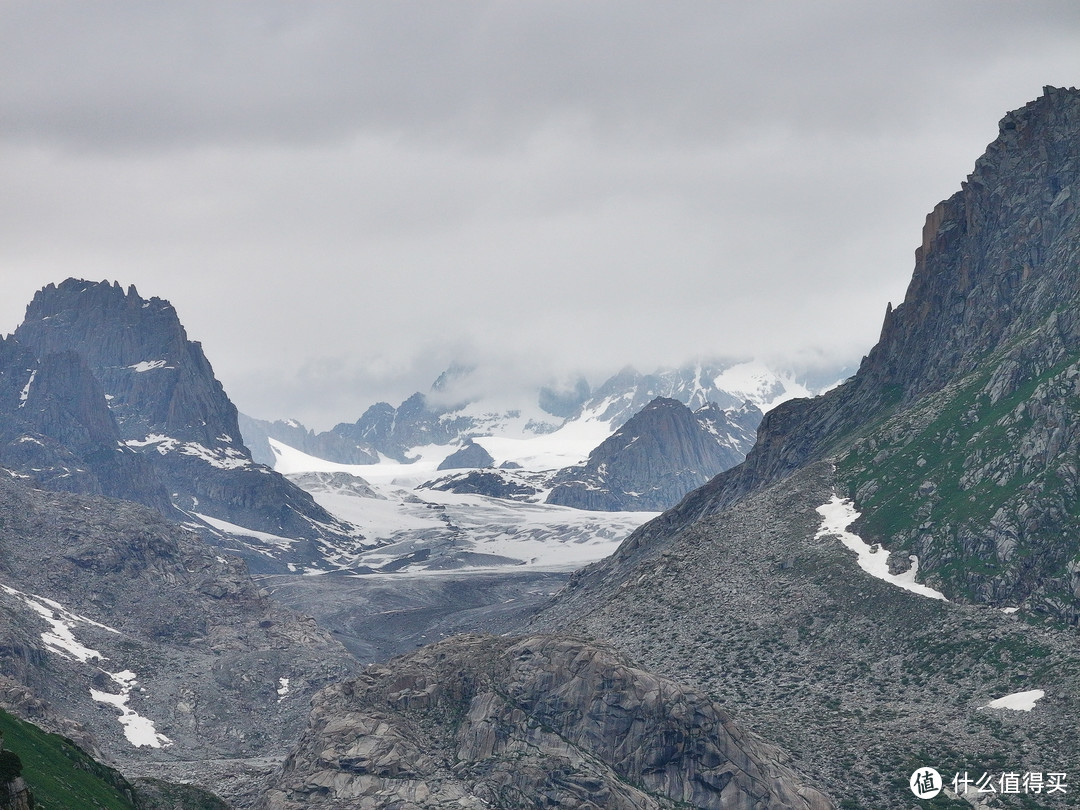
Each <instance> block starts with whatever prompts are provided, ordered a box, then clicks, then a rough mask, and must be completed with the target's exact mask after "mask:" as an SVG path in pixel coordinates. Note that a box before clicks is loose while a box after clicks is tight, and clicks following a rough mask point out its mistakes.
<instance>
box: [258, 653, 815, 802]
mask: <svg viewBox="0 0 1080 810" xmlns="http://www.w3.org/2000/svg"><path fill="white" fill-rule="evenodd" d="M312 707H313V708H312V714H311V720H310V723H309V726H308V730H307V732H306V733H305V734H304V737H303V738H302V739H301V741H300V744H299V746H298V747H297V748H296V750H294V751H293V753H292V754H291V755H290V756H289V759H288V760H287V762H286V764H285V769H284V772H283V773H282V775H281V777H280V778H279V780H278V782H277V784H276V785H275V786H274V787H273V788H272V789H271V790H270V791H269V792H268V793H267V795H266V799H265V804H264V807H265V808H268V810H287V809H291V808H300V807H368V808H381V807H385V808H391V807H447V806H454V807H476V808H481V807H489V808H511V807H535V808H542V807H563V808H612V810H614V809H615V808H620V809H622V808H657V809H658V808H675V807H699V808H716V810H720V809H721V808H723V809H724V810H751V809H752V808H760V809H761V810H765V808H792V809H794V808H800V810H827V808H831V807H832V806H833V805H832V804H831V803H830V802H829V801H828V800H827V799H826V798H825V797H824V796H823V795H822V794H820V793H819V792H817V791H816V790H814V789H812V788H809V787H805V786H803V785H801V784H800V783H799V781H798V780H797V778H796V777H795V775H794V774H793V773H792V772H791V771H790V770H789V769H788V768H787V767H786V766H784V765H782V764H781V763H780V761H779V760H780V757H779V753H778V752H777V751H776V749H774V748H772V747H770V746H768V745H765V744H763V743H762V742H760V741H759V740H757V739H756V738H754V737H753V736H752V735H750V734H747V733H745V732H743V731H742V730H740V729H739V728H738V726H737V725H736V724H735V723H734V722H733V721H732V720H731V718H729V717H728V716H727V715H726V714H724V712H723V711H722V710H720V709H719V708H718V707H717V706H716V705H715V704H713V703H712V702H711V701H709V700H708V699H707V698H705V697H704V696H703V695H702V694H701V693H699V692H696V691H694V690H691V689H687V688H684V687H681V686H679V685H677V684H675V683H674V682H672V681H668V680H665V679H663V678H657V677H655V676H652V675H650V674H648V673H646V672H643V671H641V670H639V669H635V668H634V667H632V666H631V665H629V664H628V663H627V662H626V661H625V659H623V658H621V657H620V656H618V655H617V654H615V653H613V652H612V651H610V650H608V649H605V648H600V647H596V646H594V645H591V644H588V643H586V642H583V641H581V640H577V639H572V638H565V637H555V636H536V637H531V638H526V639H507V638H495V637H489V636H462V637H457V638H454V639H450V640H448V641H445V642H441V643H439V644H435V645H432V646H430V647H427V648H424V649H423V650H420V651H418V652H417V653H414V654H412V655H409V656H405V657H402V658H398V659H394V661H392V662H390V663H389V664H387V665H385V666H379V665H377V666H373V667H370V668H369V669H367V670H366V671H365V673H364V674H363V675H362V676H361V677H360V678H358V679H356V680H353V681H347V682H345V683H342V684H338V685H335V686H332V687H330V688H328V689H326V690H324V691H323V692H321V693H320V694H319V695H317V696H316V698H315V700H314V701H313V704H312Z"/></svg>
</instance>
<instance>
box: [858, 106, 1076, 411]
mask: <svg viewBox="0 0 1080 810" xmlns="http://www.w3.org/2000/svg"><path fill="white" fill-rule="evenodd" d="M998 130H999V131H998V137H997V138H996V139H995V140H994V141H993V142H992V143H991V144H990V145H989V146H988V147H987V150H986V153H985V154H984V155H983V156H982V157H981V158H980V159H979V160H978V161H977V162H976V164H975V169H974V171H973V172H972V173H971V174H970V175H969V176H968V178H967V180H966V181H965V182H964V183H962V185H961V190H960V191H958V192H957V193H956V194H954V195H953V196H952V197H950V198H949V199H947V200H945V201H943V202H941V203H939V204H938V205H937V206H936V207H935V208H934V210H933V211H932V212H931V213H930V214H929V215H928V216H927V218H926V224H925V225H924V226H923V232H922V241H921V244H920V246H919V248H918V249H917V250H916V252H915V271H914V273H913V275H912V279H911V283H910V284H909V285H908V290H907V294H906V296H905V299H904V303H902V304H901V305H900V306H898V307H897V308H896V309H894V310H892V311H890V312H887V313H886V317H885V321H884V323H883V325H882V332H881V339H880V341H879V342H878V344H877V346H875V347H874V349H873V350H872V351H871V352H870V354H869V355H868V356H867V358H866V360H865V361H864V363H863V365H862V368H861V369H860V376H861V377H863V378H866V379H870V380H874V381H876V382H877V383H878V384H879V385H881V384H890V385H900V386H902V388H903V395H904V398H905V399H907V400H910V399H911V398H913V397H916V396H919V395H921V394H924V393H926V392H928V391H932V390H937V389H939V388H941V387H942V386H943V385H944V384H946V383H947V382H948V381H949V380H951V379H953V378H955V377H956V376H957V375H958V374H964V373H967V372H970V371H971V370H972V369H973V368H974V367H975V365H976V364H977V363H978V362H979V360H980V359H981V358H982V357H983V356H985V354H986V353H987V352H990V351H993V350H994V349H996V348H998V347H1000V346H1001V345H1002V344H1003V343H1004V342H1007V341H1009V340H1013V339H1015V338H1016V337H1017V336H1019V335H1020V334H1021V333H1023V332H1024V331H1026V330H1029V329H1032V328H1034V327H1036V326H1038V325H1040V323H1041V322H1042V321H1044V320H1045V319H1046V318H1047V317H1048V316H1049V315H1050V313H1051V312H1052V311H1053V310H1054V309H1055V308H1057V307H1060V306H1062V305H1064V304H1066V303H1068V302H1075V301H1076V300H1077V299H1078V298H1080V283H1078V281H1077V278H1076V275H1075V274H1074V273H1070V272H1068V267H1069V266H1070V261H1069V257H1070V254H1071V253H1072V251H1073V247H1071V246H1070V244H1069V242H1070V240H1069V239H1068V238H1065V237H1067V235H1068V234H1070V233H1072V234H1073V235H1075V229H1076V215H1077V206H1078V203H1080V200H1078V199H1077V194H1078V193H1080V192H1078V190H1077V188H1076V187H1077V180H1078V177H1080V155H1078V151H1080V150H1078V148H1077V133H1078V132H1080V91H1077V90H1075V89H1059V88H1053V87H1047V88H1044V93H1043V95H1042V96H1040V97H1039V98H1038V99H1036V100H1035V101H1032V102H1031V103H1030V104H1027V105H1026V106H1024V107H1022V108H1021V109H1019V110H1016V111H1014V112H1010V113H1009V114H1008V115H1006V116H1005V117H1004V118H1002V119H1001V122H1000V124H999V127H998ZM1073 244H1075V243H1073ZM1060 332H1061V339H1062V340H1063V341H1065V342H1066V343H1067V344H1068V346H1069V347H1070V348H1071V347H1075V346H1076V345H1078V344H1080V337H1078V335H1080V321H1077V319H1076V318H1075V317H1071V316H1069V317H1066V318H1064V319H1063V320H1062V322H1061V323H1060Z"/></svg>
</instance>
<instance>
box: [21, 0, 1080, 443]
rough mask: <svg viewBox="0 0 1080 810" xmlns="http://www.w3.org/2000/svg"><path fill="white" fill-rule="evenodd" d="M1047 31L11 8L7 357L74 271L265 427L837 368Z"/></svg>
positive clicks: (569, 9) (514, 13) (269, 6)
mask: <svg viewBox="0 0 1080 810" xmlns="http://www.w3.org/2000/svg"><path fill="white" fill-rule="evenodd" d="M1045 84H1053V85H1065V86H1073V85H1080V4H1078V3H1075V2H1072V0H1065V1H1064V2H1038V1H1037V0H1025V2H1023V3H1019V2H1001V3H994V2H978V3H976V2H941V0H935V2H908V1H905V2H896V3H871V2H864V1H863V0H860V1H859V2H831V1H823V2H794V0H793V1H792V2H754V3H751V2H739V3H734V2H718V1H717V0H708V2H681V0H677V1H676V2H650V3H645V2H637V1H636V0H612V1H611V2H607V1H605V0H589V1H587V2H582V1H581V0H572V1H567V2H560V1H559V0H544V2H528V0H513V1H511V0H504V1H503V2H446V0H438V1H437V2H407V1H406V2H389V0H387V2H363V3H360V2H358V3H337V2H334V3H331V2H269V1H264V2H259V3H250V2H243V3H241V2H235V3H230V2H221V0H213V2H205V3H203V2H184V1H178V2H170V3H144V2H134V1H132V2H107V1H106V0H99V1H98V2H94V3H85V2H82V3H60V2H50V1H49V0H33V2H10V1H9V0H0V270H2V272H0V333H8V332H10V331H12V330H13V329H14V328H15V326H16V325H17V324H18V322H19V320H21V318H22V314H23V310H24V308H25V305H26V303H27V302H28V301H29V299H30V297H31V296H32V295H33V293H34V291H35V290H36V289H38V288H39V287H41V286H43V285H44V284H47V283H48V282H50V281H57V282H58V281H60V280H62V279H64V278H66V277H68V276H77V277H83V278H89V279H93V280H100V279H108V280H114V279H115V280H119V281H120V283H121V284H123V285H125V286H126V285H128V284H135V285H136V286H137V287H138V289H139V291H140V293H142V294H143V295H144V296H151V295H156V296H160V297H163V298H167V299H169V300H171V301H172V302H173V304H175V306H176V308H177V310H178V311H179V313H180V316H181V319H182V320H183V321H184V324H185V325H186V327H187V330H188V334H189V336H190V337H191V338H193V339H195V340H200V341H202V343H203V346H204V348H205V350H206V352H207V354H208V356H209V358H210V360H211V362H212V363H213V364H214V367H215V369H216V371H217V374H218V376H219V378H220V379H221V380H222V381H223V382H224V384H225V387H226V389H227V390H228V391H229V393H230V394H231V395H232V397H233V399H234V400H235V401H236V403H237V404H238V406H239V407H240V408H241V410H244V411H246V412H248V413H250V414H252V415H254V416H259V417H264V418H278V417H284V416H295V417H298V418H300V419H302V420H303V421H305V422H306V423H308V424H309V425H313V426H316V427H329V426H330V425H332V424H333V423H335V422H337V421H345V420H349V421H352V420H355V419H356V418H357V417H358V416H359V415H360V412H361V411H362V410H363V409H364V408H365V407H366V406H367V405H369V404H370V403H372V402H373V401H375V400H377V399H389V400H391V401H393V402H395V404H396V402H398V401H400V400H401V399H402V398H404V397H405V396H407V395H408V394H409V393H411V392H412V391H414V390H417V389H422V388H426V387H427V386H428V385H429V384H430V382H431V381H432V379H434V376H435V375H436V374H437V373H438V371H439V370H440V369H441V368H443V367H445V366H446V365H447V364H448V363H449V362H451V361H453V360H458V361H466V362H474V363H481V364H483V366H484V367H485V368H487V369H490V370H492V371H493V373H494V374H495V375H496V376H498V377H501V378H502V379H504V380H505V381H506V384H507V385H509V384H511V383H516V382H518V381H528V380H529V379H530V378H544V377H547V376H550V375H562V374H566V373H569V372H572V371H582V372H585V373H587V374H590V375H593V377H594V379H595V378H596V377H597V376H599V375H602V374H603V373H604V372H609V371H613V370H615V369H616V368H618V367H619V366H622V365H624V364H627V363H630V364H634V365H636V366H638V367H639V368H641V369H643V370H651V369H652V368H654V367H656V366H660V365H668V364H676V363H681V362H683V361H686V360H691V359H693V358H695V357H707V356H718V355H723V356H757V357H763V358H768V359H770V360H772V361H774V362H780V363H789V364H802V365H815V364H817V365H828V364H837V365H839V364H842V363H844V362H857V361H858V359H859V357H860V356H861V355H862V354H864V353H865V352H866V350H867V349H868V348H869V347H870V346H871V345H872V344H873V342H874V340H875V339H876V336H877V332H878V330H879V328H880V324H881V317H882V315H883V313H884V309H885V304H886V302H887V301H893V302H894V303H895V302H897V301H899V300H901V299H902V298H903V293H904V289H905V287H906V284H907V280H908V278H909V276H910V273H911V270H912V267H913V253H914V250H915V248H916V247H917V244H918V240H919V234H920V229H921V227H922V222H923V219H924V217H925V215H926V213H927V212H928V211H929V210H930V209H931V208H932V207H933V206H934V204H935V203H936V202H937V201H938V200H940V199H943V198H945V197H947V196H949V195H950V194H952V193H953V192H954V191H956V190H957V189H958V188H959V185H960V182H961V180H962V179H963V178H964V177H965V176H966V175H967V173H968V172H969V171H970V170H971V167H972V165H973V164H974V161H975V159H976V158H977V157H978V156H979V155H980V154H981V153H982V151H983V149H984V148H985V146H986V144H987V143H988V142H990V141H991V140H993V138H994V137H995V135H996V133H997V121H998V120H999V119H1000V118H1001V117H1002V115H1004V113H1005V112H1007V111H1008V110H1010V109H1015V108H1017V107H1019V106H1021V105H1023V104H1024V103H1026V102H1028V101H1030V100H1032V99H1034V98H1035V97H1037V96H1038V95H1039V94H1040V92H1041V88H1042V86H1043V85H1045Z"/></svg>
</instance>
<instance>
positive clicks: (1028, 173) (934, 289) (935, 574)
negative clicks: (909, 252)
mask: <svg viewBox="0 0 1080 810" xmlns="http://www.w3.org/2000/svg"><path fill="white" fill-rule="evenodd" d="M1078 132H1080V95H1078V93H1077V91H1075V90H1072V89H1069V90H1065V89H1055V88H1046V90H1045V93H1044V95H1043V96H1042V97H1040V98H1039V99H1037V100H1036V101H1034V102H1032V103H1030V104H1028V105H1027V106H1025V107H1024V108H1022V109H1020V110H1017V111H1016V112H1013V113H1010V114H1009V115H1007V116H1006V117H1005V118H1004V119H1002V121H1001V124H1000V132H999V135H998V138H997V139H996V140H995V141H994V142H993V143H991V144H990V146H989V147H988V148H987V152H986V154H985V155H984V156H983V157H982V158H980V160H979V161H978V162H977V163H976V165H975V170H974V171H973V172H972V174H971V175H970V176H969V177H968V178H967V180H966V181H965V182H964V183H963V185H962V188H961V190H960V191H959V192H957V193H956V194H954V195H953V196H952V197H950V198H949V199H948V200H946V201H944V202H942V203H941V204H939V205H938V206H937V207H936V208H935V209H934V211H933V212H932V213H931V214H930V215H929V216H928V217H927V221H926V225H925V227H924V228H923V239H922V244H921V246H920V247H919V249H918V250H917V251H916V264H915V272H914V275H913V277H912V280H911V284H910V285H909V287H908V291H907V296H906V297H905V300H904V302H903V303H902V304H901V305H900V306H898V307H896V308H895V309H893V308H892V307H891V306H890V307H889V308H888V309H887V311H886V315H885V320H884V323H883V325H882V331H881V338H880V340H879V341H878V344H877V345H876V346H875V347H874V348H873V349H872V350H871V351H870V353H869V354H868V355H867V356H866V358H864V360H863V362H862V364H861V366H860V368H859V371H858V373H857V374H856V375H855V376H854V377H853V378H852V379H850V380H849V381H848V382H846V383H845V384H843V385H841V386H839V387H838V388H836V389H834V390H832V391H830V392H828V393H827V394H825V395H824V396H822V397H819V398H817V399H813V400H809V401H793V402H789V403H785V404H784V405H781V406H780V407H778V408H776V409H775V410H773V411H771V412H770V413H768V414H767V415H766V416H765V419H764V420H763V422H762V425H761V428H760V430H759V439H758V443H757V445H756V446H755V447H754V449H753V450H752V451H751V452H750V454H749V455H748V457H747V461H746V463H745V464H743V465H741V466H740V467H738V468H736V469H734V470H732V471H731V472H729V473H725V474H723V475H721V476H719V477H718V478H717V479H716V480H714V481H712V482H710V484H709V485H708V486H706V487H705V488H703V489H702V490H700V491H699V492H697V493H695V494H694V495H693V496H692V497H691V498H688V499H687V501H686V502H685V503H684V504H682V505H681V506H680V508H679V510H678V513H677V515H673V516H671V517H669V518H668V519H667V520H669V521H671V522H673V523H677V522H680V521H687V520H694V519H696V518H697V517H700V516H702V515H704V514H707V513H709V512H713V511H716V510H718V509H721V508H723V507H724V506H726V505H730V504H732V503H734V502H736V501H738V500H739V499H740V498H741V497H744V496H745V495H746V494H747V493H748V492H752V491H754V490H756V489H758V488H760V487H761V486H764V485H766V484H768V483H769V482H772V481H776V480H779V479H781V478H783V477H784V476H786V475H789V474H790V473H791V472H792V471H794V470H796V469H799V468H801V467H804V466H805V465H807V464H808V463H811V462H813V461H815V460H818V459H823V458H833V459H835V460H836V463H837V464H838V468H839V475H840V480H841V488H842V491H843V492H844V494H846V495H848V496H850V497H853V498H854V501H855V504H856V506H857V507H858V508H859V510H860V511H861V512H862V513H863V516H862V519H861V521H860V530H861V531H862V532H863V533H864V534H866V536H867V537H868V538H870V539H872V540H875V541H879V542H881V543H883V544H884V545H885V546H886V547H888V548H890V549H891V550H893V551H894V553H895V554H896V556H897V558H898V560H899V561H900V562H899V563H898V564H899V565H901V566H903V564H904V562H906V560H907V557H908V556H909V555H911V554H915V555H917V556H918V558H919V560H920V566H921V567H920V574H921V576H922V577H924V578H925V580H926V581H928V582H931V583H933V584H935V587H940V588H941V589H942V590H943V591H944V592H945V593H946V594H947V595H948V596H949V597H950V598H951V599H956V600H960V601H973V602H982V603H988V604H992V605H999V606H1007V605H1021V604H1022V605H1024V606H1025V607H1026V608H1028V609H1030V610H1032V611H1034V612H1036V613H1040V614H1045V615H1050V616H1054V617H1056V618H1058V619H1062V620H1064V621H1067V622H1070V623H1073V624H1075V623H1077V622H1078V621H1080V562H1078V560H1080V541H1078V540H1077V539H1076V538H1078V537H1080V532H1078V530H1080V524H1078V522H1077V511H1076V509H1075V506H1074V504H1075V503H1076V500H1077V494H1078V492H1080V490H1078V487H1080V481H1078V479H1077V477H1076V475H1077V474H1076V471H1075V468H1076V464H1075V457H1076V455H1077V452H1078V451H1080V421H1078V419H1077V413H1078V409H1077V406H1076V401H1075V385H1074V382H1073V380H1074V378H1075V377H1076V375H1077V374H1080V319H1078V318H1077V317H1076V316H1075V315H1074V314H1073V313H1074V312H1075V311H1077V308H1078V306H1080V281H1078V278H1080V276H1078V274H1077V262H1078V259H1077V253H1076V246H1077V244H1080V221H1078V217H1077V213H1078V200H1080V188H1078V176H1080V148H1078V146H1077V142H1078V136H1077V133H1078Z"/></svg>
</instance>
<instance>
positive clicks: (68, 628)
mask: <svg viewBox="0 0 1080 810" xmlns="http://www.w3.org/2000/svg"><path fill="white" fill-rule="evenodd" d="M0 590H3V592H4V593H6V594H8V595H9V596H14V597H17V598H19V599H21V600H22V601H23V602H24V603H25V604H26V606H27V607H29V608H30V609H31V610H32V611H34V613H37V614H38V615H39V616H41V618H43V619H44V620H45V621H46V622H48V623H49V624H50V625H51V626H52V630H46V631H45V632H43V633H42V634H41V640H42V641H43V642H44V644H45V647H46V649H48V650H49V651H50V652H54V653H56V654H57V655H59V656H61V657H63V658H67V659H69V660H71V661H78V662H79V663H83V664H85V663H87V662H88V661H107V660H108V659H107V658H106V657H105V656H104V655H102V654H101V652H99V651H98V650H93V649H91V648H89V647H87V646H86V645H84V644H82V643H81V642H79V641H78V639H76V638H75V635H74V633H73V632H72V630H73V628H74V627H75V626H77V625H80V624H82V625H91V626H92V627H97V628H99V629H101V630H105V631H107V632H109V633H115V634H116V635H120V631H119V630H116V629H114V628H112V627H109V626H108V625H104V624H101V623H100V622H95V621H94V620H93V619H88V618H86V617H85V616H80V615H79V614H77V613H72V612H71V611H70V610H68V609H67V608H65V607H64V606H63V605H61V604H60V603H59V602H57V601H55V600H53V599H48V598H47V597H44V596H38V595H37V594H32V593H24V592H23V591H19V590H16V589H15V588H9V587H8V586H7V585H0ZM101 671H102V672H105V674H106V675H108V676H109V677H110V678H112V680H113V681H115V682H116V683H117V684H119V686H120V694H118V695H115V694H112V693H110V692H101V691H99V690H97V689H91V690H90V697H91V698H93V699H94V700H96V701H98V702H99V703H108V704H109V705H111V706H115V707H116V708H118V709H119V710H120V717H119V721H120V724H121V725H122V726H123V727H124V736H125V737H127V740H128V742H130V743H131V744H132V745H134V746H135V747H136V748H139V747H142V746H150V747H151V748H161V747H162V746H163V745H171V744H172V740H170V739H169V738H168V737H166V736H165V735H164V734H158V733H157V730H156V729H155V728H154V722H153V721H152V720H150V719H148V718H146V717H143V716H142V715H140V714H139V713H138V712H136V711H135V710H134V709H132V708H130V707H129V706H128V705H127V702H128V698H129V697H130V696H131V690H132V688H133V687H134V686H135V685H136V684H137V682H138V680H137V677H136V675H135V673H134V672H132V671H131V670H130V669H125V670H122V671H120V672H106V671H105V670H101Z"/></svg>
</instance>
